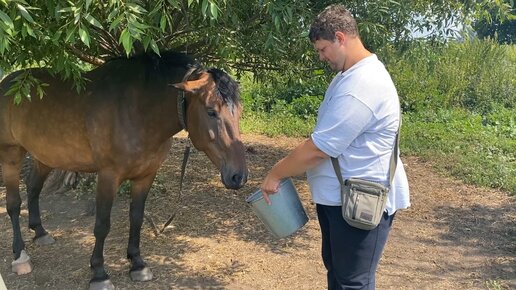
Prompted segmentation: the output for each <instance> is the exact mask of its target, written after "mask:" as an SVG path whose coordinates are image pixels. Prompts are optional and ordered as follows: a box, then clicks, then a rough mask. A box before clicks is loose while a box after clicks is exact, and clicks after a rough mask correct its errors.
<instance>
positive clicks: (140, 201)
mask: <svg viewBox="0 0 516 290" xmlns="http://www.w3.org/2000/svg"><path fill="white" fill-rule="evenodd" d="M155 176H156V173H154V174H151V175H148V176H146V177H143V178H140V179H136V180H133V181H132V184H131V207H130V211H129V218H130V222H131V228H130V230H129V244H128V246H127V258H128V259H130V260H131V270H130V276H131V279H132V280H133V281H149V280H151V279H152V272H151V270H150V269H149V268H148V267H147V266H146V265H145V262H144V261H143V259H142V257H141V256H140V231H141V229H142V224H143V215H144V211H145V200H146V199H147V194H148V193H149V190H150V188H151V186H152V181H153V180H154V177H155Z"/></svg>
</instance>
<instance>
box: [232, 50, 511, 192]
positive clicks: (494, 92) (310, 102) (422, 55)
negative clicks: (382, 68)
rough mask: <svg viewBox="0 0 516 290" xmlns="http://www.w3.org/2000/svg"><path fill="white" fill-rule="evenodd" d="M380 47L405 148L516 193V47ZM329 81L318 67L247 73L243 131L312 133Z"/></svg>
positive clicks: (470, 178) (480, 181)
mask: <svg viewBox="0 0 516 290" xmlns="http://www.w3.org/2000/svg"><path fill="white" fill-rule="evenodd" d="M377 53H378V55H379V57H380V58H381V59H382V60H383V61H384V62H385V64H386V66H387V69H388V70H389V71H390V73H391V75H392V77H393V80H394V83H395V84H396V86H397V89H398V93H399V95H400V100H401V105H402V110H403V112H404V120H403V130H402V135H401V136H402V138H401V152H402V154H405V155H417V156H421V157H422V158H424V159H426V160H429V161H431V163H432V164H434V165H435V167H436V168H438V169H439V170H441V171H443V172H446V173H448V174H452V175H454V176H456V177H458V178H460V179H462V180H464V181H466V182H469V183H473V184H480V185H484V186H490V187H494V188H500V189H503V190H506V191H508V192H511V193H512V194H516V79H515V78H514V76H515V75H516V47H515V46H514V45H500V44H498V43H497V42H495V41H494V40H467V41H464V42H449V43H447V44H442V43H441V44H434V45H432V44H430V43H428V42H413V44H412V45H411V46H410V47H409V48H407V49H405V50H403V51H396V50H395V49H393V48H392V47H385V48H383V49H381V50H379V51H377ZM271 78H272V76H271ZM277 78H281V76H277ZM328 81H329V80H328V77H326V75H318V74H317V73H315V74H314V75H313V76H312V77H311V78H306V79H302V80H290V82H289V81H284V82H277V83H275V82H269V83H254V82H252V80H250V79H249V78H243V79H242V87H243V92H242V96H243V100H244V103H245V109H246V110H245V114H244V120H243V125H242V127H243V130H244V131H245V132H249V131H252V132H259V133H263V134H267V135H269V136H277V135H286V136H297V137H306V136H309V134H310V132H311V130H312V128H313V126H314V124H315V117H316V114H317V113H316V111H315V110H316V108H317V106H318V104H319V102H320V100H322V98H323V95H324V90H325V88H326V86H327V84H328Z"/></svg>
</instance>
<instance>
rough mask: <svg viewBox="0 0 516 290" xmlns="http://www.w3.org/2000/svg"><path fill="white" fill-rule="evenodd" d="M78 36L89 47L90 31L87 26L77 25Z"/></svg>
mask: <svg viewBox="0 0 516 290" xmlns="http://www.w3.org/2000/svg"><path fill="white" fill-rule="evenodd" d="M79 37H80V38H81V41H82V42H83V43H84V44H86V46H87V47H90V33H89V32H88V29H87V28H82V27H79Z"/></svg>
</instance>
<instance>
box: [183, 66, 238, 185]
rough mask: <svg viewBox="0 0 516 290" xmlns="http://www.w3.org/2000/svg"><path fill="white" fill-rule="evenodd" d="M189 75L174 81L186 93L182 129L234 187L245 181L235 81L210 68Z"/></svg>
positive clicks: (222, 177)
mask: <svg viewBox="0 0 516 290" xmlns="http://www.w3.org/2000/svg"><path fill="white" fill-rule="evenodd" d="M186 78H187V79H188V77H186ZM192 78H194V80H185V81H183V82H181V83H177V84H174V87H176V88H178V89H180V90H182V91H184V92H185V93H186V94H185V95H186V96H185V97H186V103H187V106H186V108H187V109H186V117H185V118H186V120H185V121H186V129H187V130H188V132H189V134H190V138H191V140H192V143H193V145H194V146H195V148H197V149H199V150H201V151H204V153H206V155H207V156H208V158H210V160H211V161H212V162H213V163H214V164H215V165H216V166H217V167H218V168H219V169H220V173H221V179H222V183H224V185H225V186H226V188H231V189H238V188H240V187H242V186H243V185H244V184H245V183H246V182H247V166H246V161H245V148H244V145H243V143H242V141H241V140H240V127H239V120H240V115H241V113H242V106H241V104H240V101H239V91H238V85H237V83H236V82H235V81H234V80H233V79H231V77H230V76H229V75H228V74H226V73H225V72H223V71H221V70H218V69H214V68H212V69H209V70H207V71H205V70H203V71H201V72H200V73H196V76H195V77H192Z"/></svg>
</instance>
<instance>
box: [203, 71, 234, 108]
mask: <svg viewBox="0 0 516 290" xmlns="http://www.w3.org/2000/svg"><path fill="white" fill-rule="evenodd" d="M208 72H209V73H211V75H212V77H213V80H214V81H215V83H216V84H217V88H218V89H219V93H220V95H221V96H222V99H223V100H224V102H226V103H228V104H230V103H235V104H238V103H239V102H240V90H239V89H238V84H237V82H235V81H234V80H233V79H232V78H231V77H230V76H229V75H228V74H227V73H226V72H224V71H222V70H220V69H218V68H210V69H208Z"/></svg>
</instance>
